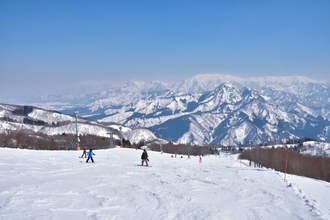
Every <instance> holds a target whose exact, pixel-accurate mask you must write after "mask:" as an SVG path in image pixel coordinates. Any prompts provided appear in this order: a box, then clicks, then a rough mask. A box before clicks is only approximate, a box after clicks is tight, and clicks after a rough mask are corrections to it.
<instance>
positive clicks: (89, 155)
mask: <svg viewBox="0 0 330 220" xmlns="http://www.w3.org/2000/svg"><path fill="white" fill-rule="evenodd" d="M93 155H95V154H94V153H93V151H92V149H89V151H88V158H87V160H86V163H88V161H89V159H91V160H92V162H93V163H94V160H93Z"/></svg>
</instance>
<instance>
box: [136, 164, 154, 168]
mask: <svg viewBox="0 0 330 220" xmlns="http://www.w3.org/2000/svg"><path fill="white" fill-rule="evenodd" d="M138 166H139V167H152V166H150V165H148V166H145V165H141V164H138Z"/></svg>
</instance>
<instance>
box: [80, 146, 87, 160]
mask: <svg viewBox="0 0 330 220" xmlns="http://www.w3.org/2000/svg"><path fill="white" fill-rule="evenodd" d="M84 156H85V158H86V157H87V151H86V147H84V151H83V154H82V155H81V157H84Z"/></svg>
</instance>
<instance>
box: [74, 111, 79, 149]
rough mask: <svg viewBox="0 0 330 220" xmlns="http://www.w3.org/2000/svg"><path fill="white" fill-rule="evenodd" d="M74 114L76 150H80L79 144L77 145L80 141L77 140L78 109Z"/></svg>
mask: <svg viewBox="0 0 330 220" xmlns="http://www.w3.org/2000/svg"><path fill="white" fill-rule="evenodd" d="M74 116H75V118H76V141H77V142H76V150H80V146H79V142H80V140H79V136H78V116H79V112H78V111H76V112H74Z"/></svg>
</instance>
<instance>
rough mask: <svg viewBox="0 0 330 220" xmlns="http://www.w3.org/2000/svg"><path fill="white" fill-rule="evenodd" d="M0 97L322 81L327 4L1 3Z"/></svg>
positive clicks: (328, 49)
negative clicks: (257, 79) (144, 86)
mask: <svg viewBox="0 0 330 220" xmlns="http://www.w3.org/2000/svg"><path fill="white" fill-rule="evenodd" d="M0 33H1V34H0V74H1V82H0V94H3V95H4V96H5V95H6V94H7V95H9V94H10V95H27V94H30V93H36V92H43V91H51V90H52V89H53V88H59V86H65V85H72V83H74V82H77V81H103V82H105V81H111V82H118V83H121V82H126V81H129V80H147V81H149V80H161V81H166V82H173V81H177V80H182V79H186V78H188V77H191V76H193V75H196V74H202V73H223V74H231V75H235V76H240V77H251V76H269V75H281V76H284V75H303V76H308V77H310V78H313V79H317V80H329V79H330V1H328V0H325V1H321V0H316V1H312V0H311V1H303V0H299V1H294V0H292V1H280V0H276V1H275V0H274V1H268V0H267V1H266V0H265V1H261V0H260V1H257V0H251V1H238V0H233V1H220V0H219V1H192V0H190V1H183V0H182V1H180V0H177V1H171V0H168V1H165V0H164V1H121V0H118V1H117V0H110V1H84V0H77V1H73V0H66V1H61V0H56V1H55V0H54V1H52V0H40V1H34V0H30V1H25V0H24V1H19V0H14V1H12V0H1V1H0Z"/></svg>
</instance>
